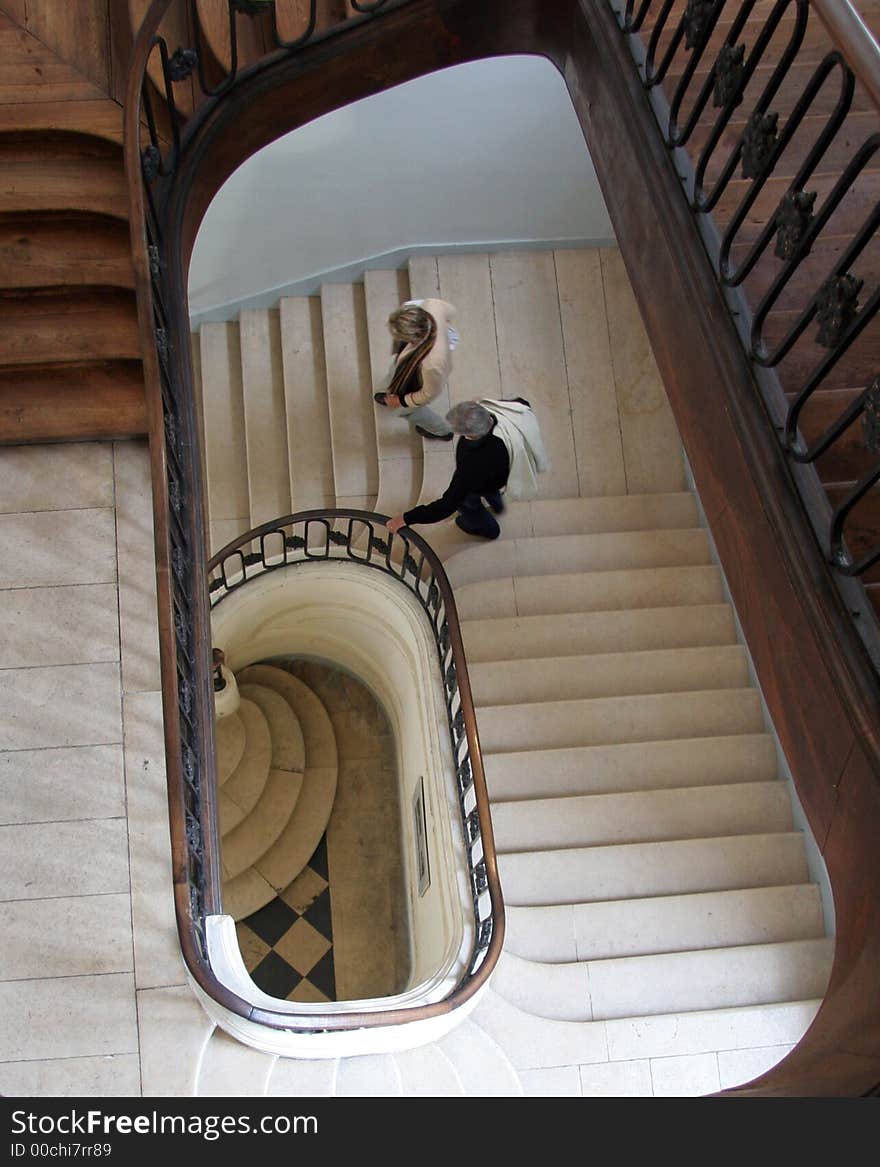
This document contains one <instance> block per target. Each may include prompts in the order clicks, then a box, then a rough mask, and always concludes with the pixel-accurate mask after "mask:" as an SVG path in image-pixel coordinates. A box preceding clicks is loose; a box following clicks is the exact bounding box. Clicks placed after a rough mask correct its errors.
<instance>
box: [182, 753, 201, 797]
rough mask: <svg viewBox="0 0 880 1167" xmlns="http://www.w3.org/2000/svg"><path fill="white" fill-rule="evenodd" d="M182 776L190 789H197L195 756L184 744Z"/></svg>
mask: <svg viewBox="0 0 880 1167" xmlns="http://www.w3.org/2000/svg"><path fill="white" fill-rule="evenodd" d="M183 776H184V778H185V779H186V783H187V785H188V786H189V787H190V789H191V790H193V791H195V790H198V785H199V783H198V774H197V770H196V756H195V754H194V753H193V751H192V749H191V748H190V747H189V746H185V747H184V750H183Z"/></svg>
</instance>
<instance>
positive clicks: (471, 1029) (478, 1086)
mask: <svg viewBox="0 0 880 1167" xmlns="http://www.w3.org/2000/svg"><path fill="white" fill-rule="evenodd" d="M491 991H492V990H491V989H489V990H487V992H489V993H491ZM434 1044H435V1045H436V1047H437V1048H438V1049H439V1050H440V1051H441V1052H442V1053H443V1054H444V1055H445V1056H446V1057H447V1058H448V1059H449V1062H450V1064H451V1065H452V1068H453V1069H454V1070H455V1073H456V1075H457V1076H458V1079H459V1081H460V1082H461V1085H462V1090H463V1092H464V1094H465V1095H466V1096H467V1097H468V1098H510V1097H518V1096H520V1095H521V1094H522V1092H523V1091H522V1085H521V1083H520V1081H519V1078H518V1077H517V1075H516V1071H515V1070H514V1069H513V1067H512V1065H511V1064H510V1061H509V1059H508V1057H507V1055H506V1054H505V1053H504V1051H503V1049H502V1048H501V1046H500V1045H499V1044H498V1042H497V1040H495V1039H494V1038H493V1037H491V1036H490V1035H489V1034H487V1033H486V1032H485V1031H484V1030H483V1029H482V1027H481V1026H479V1025H475V1024H474V1023H473V1021H472V1020H470V1019H468V1020H465V1021H462V1022H461V1024H460V1025H456V1026H455V1028H454V1029H452V1030H450V1032H449V1033H447V1034H444V1036H443V1037H441V1038H440V1039H439V1041H436V1042H435V1043H434Z"/></svg>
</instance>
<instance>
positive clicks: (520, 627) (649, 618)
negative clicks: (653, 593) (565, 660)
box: [462, 604, 736, 667]
mask: <svg viewBox="0 0 880 1167" xmlns="http://www.w3.org/2000/svg"><path fill="white" fill-rule="evenodd" d="M462 635H463V637H464V648H465V652H466V653H467V658H468V665H469V666H470V667H473V665H475V664H477V663H479V662H482V661H505V662H507V661H513V660H524V659H532V658H534V657H548V656H578V655H580V654H582V653H583V654H586V653H591V652H599V653H620V652H642V651H646V650H648V649H657V648H694V647H697V646H702V645H709V644H734V643H736V628H735V626H734V622H733V612H732V609H731V607H730V605H729V604H701V605H695V604H694V605H687V606H682V607H674V608H672V607H669V608H666V607H664V608H641V609H636V610H634V611H627V610H622V611H614V612H570V613H565V614H555V615H546V616H545V615H542V616H513V617H509V616H508V617H501V618H498V619H490V618H486V617H484V618H483V619H481V620H464V621H463V622H462Z"/></svg>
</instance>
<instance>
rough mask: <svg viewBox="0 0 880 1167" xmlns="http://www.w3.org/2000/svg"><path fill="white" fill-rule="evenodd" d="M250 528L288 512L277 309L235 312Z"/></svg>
mask: <svg viewBox="0 0 880 1167" xmlns="http://www.w3.org/2000/svg"><path fill="white" fill-rule="evenodd" d="M238 331H239V337H240V340H241V379H242V399H243V402H244V432H245V446H246V450H247V473H248V498H249V504H250V525H251V526H252V527H258V526H259V525H260V524H261V523H267V522H269V521H270V520H272V519H276V518H278V516H279V515H287V514H290V511H291V497H290V477H289V467H290V459H289V457H288V451H287V424H286V418H285V414H286V408H285V400H284V370H283V365H282V355H281V328H280V322H279V313H278V309H277V308H273V309H269V308H244V309H242V311H241V312H240V314H239V320H238Z"/></svg>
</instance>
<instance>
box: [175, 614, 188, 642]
mask: <svg viewBox="0 0 880 1167" xmlns="http://www.w3.org/2000/svg"><path fill="white" fill-rule="evenodd" d="M174 631H175V634H176V636H177V642H178V644H180V645H182V647H183V648H189V628H188V627H187V622H186V618H185V617H184V615H183V613H182V612H175V613H174Z"/></svg>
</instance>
